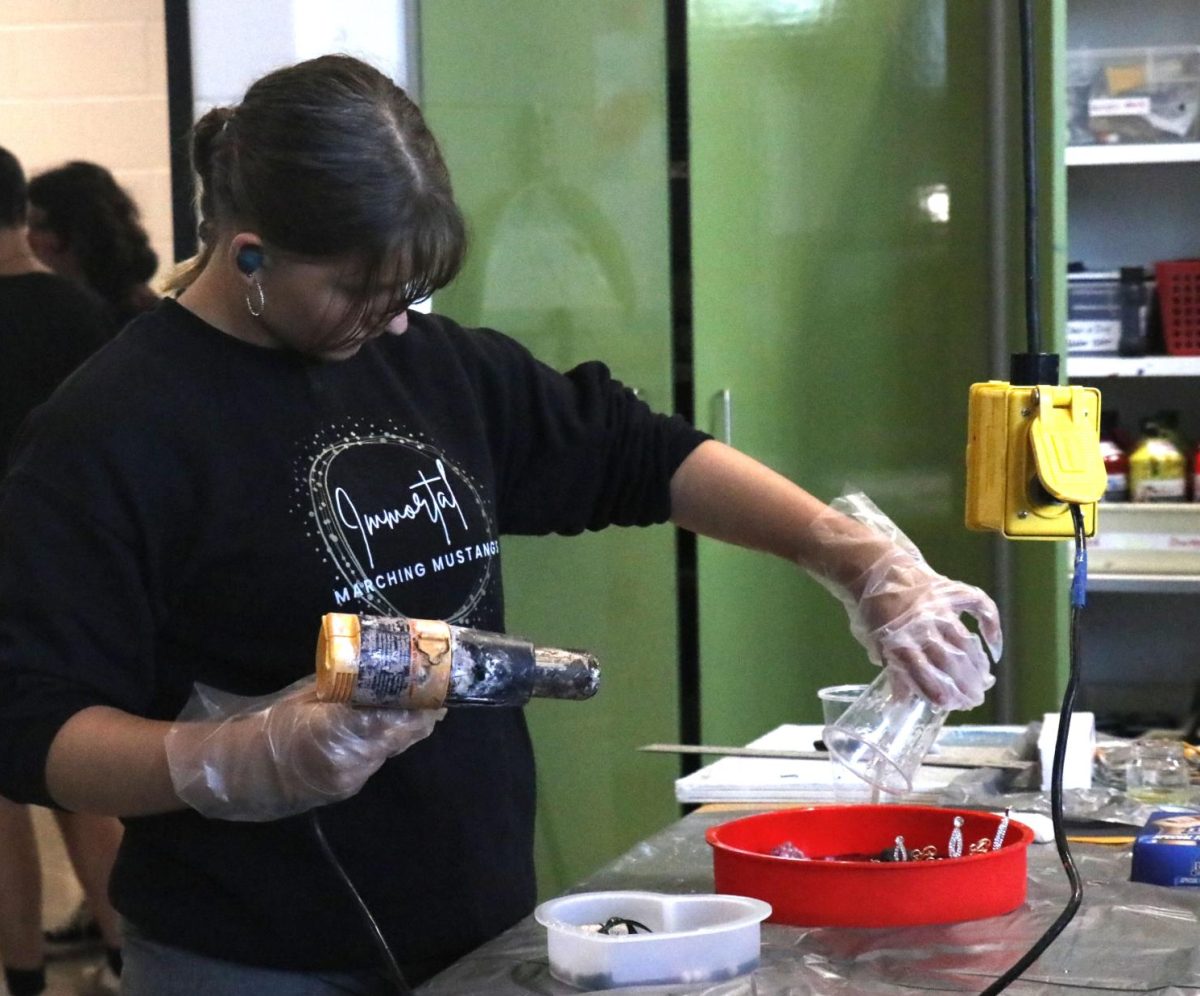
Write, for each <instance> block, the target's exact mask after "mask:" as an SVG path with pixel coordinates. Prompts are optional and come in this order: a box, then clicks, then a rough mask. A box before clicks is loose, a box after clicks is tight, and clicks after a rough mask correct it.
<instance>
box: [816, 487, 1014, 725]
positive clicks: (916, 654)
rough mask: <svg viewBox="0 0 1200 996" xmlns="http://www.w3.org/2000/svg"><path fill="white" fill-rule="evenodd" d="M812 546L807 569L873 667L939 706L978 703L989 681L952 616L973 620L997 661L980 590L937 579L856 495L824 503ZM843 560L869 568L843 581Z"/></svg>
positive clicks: (974, 646)
mask: <svg viewBox="0 0 1200 996" xmlns="http://www.w3.org/2000/svg"><path fill="white" fill-rule="evenodd" d="M843 516H845V517H847V518H849V519H850V520H852V523H857V524H859V526H865V527H866V528H865V529H863V528H859V527H858V526H855V525H853V524H848V523H847V522H846V519H845V518H843ZM813 542H814V545H815V546H816V548H817V551H818V552H817V555H816V558H815V563H814V564H813V565H812V566H811V568H810V570H811V572H812V573H813V575H814V577H816V578H817V580H818V581H820V582H821V584H822V585H824V586H825V587H826V588H827V589H829V590H830V591H831V592H833V593H834V594H835V595H836V596H837V597H838V599H839V600H840V601H841V602H842V604H843V605H844V606H845V607H846V612H847V614H848V615H849V617H850V630H851V632H852V633H853V634H854V637H855V639H857V640H858V642H859V643H861V644H862V645H863V646H864V647H865V648H866V650H867V654H868V655H869V656H870V659H871V661H872V662H873V663H875V664H878V665H881V666H885V667H889V668H892V669H893V671H894V672H899V673H901V674H903V675H905V676H906V677H907V678H909V679H910V680H911V681H912V682H913V684H915V685H916V687H917V688H918V689H919V690H920V691H921V693H922V694H923V695H924V696H925V697H926V698H928V699H929V700H930V701H931V702H933V703H934V704H935V705H938V706H941V707H942V708H944V709H970V708H973V707H975V706H977V705H980V704H981V703H982V702H983V697H984V693H985V692H986V691H987V690H988V689H989V688H991V687H992V685H994V684H995V682H996V679H995V678H994V677H993V676H992V674H991V667H990V664H989V662H988V658H987V655H986V654H985V653H984V649H983V645H982V643H981V642H980V639H979V637H978V636H976V635H975V634H973V633H971V632H970V630H968V629H967V627H966V626H965V625H964V624H963V621H962V620H961V619H960V618H959V616H960V614H961V613H964V612H965V613H967V614H968V615H971V616H973V617H974V618H975V620H976V621H977V622H978V624H979V632H980V634H981V635H982V637H983V640H984V641H986V643H987V646H988V650H990V651H991V655H992V658H993V659H994V660H998V659H999V658H1000V654H1001V651H1002V649H1003V637H1002V635H1001V632H1000V614H999V612H998V610H997V609H996V605H995V603H994V602H993V601H992V600H991V598H989V597H988V595H987V594H986V593H985V592H984V591H982V590H981V589H979V588H976V587H974V586H973V585H968V584H963V583H962V582H959V581H954V580H951V579H950V578H947V577H944V576H942V575H941V574H938V573H937V572H936V571H935V570H934V569H933V568H932V567H930V566H929V564H928V563H926V561H925V558H924V557H923V556H921V552H920V551H919V550H918V549H917V548H916V546H914V545H913V543H912V541H911V540H910V539H909V538H908V537H907V536H905V535H904V533H903V532H901V530H900V529H899V528H898V527H897V526H896V524H895V523H894V522H892V521H891V519H889V518H888V517H887V516H886V515H884V514H883V513H882V512H881V511H880V510H879V509H878V508H877V507H876V506H875V505H874V503H873V502H872V501H871V500H870V499H869V498H868V497H867V496H866V495H865V494H862V493H861V492H860V493H854V494H849V495H844V496H842V497H841V498H837V499H835V500H834V501H833V502H831V503H830V511H829V512H826V513H823V514H822V515H820V516H819V517H818V518H817V519H816V520H815V521H814V523H813ZM845 563H854V564H857V565H859V568H861V567H862V565H864V564H867V565H869V566H867V567H866V569H856V573H855V576H853V577H847V576H845V573H844V571H843V572H841V573H839V569H838V568H839V565H843V564H845Z"/></svg>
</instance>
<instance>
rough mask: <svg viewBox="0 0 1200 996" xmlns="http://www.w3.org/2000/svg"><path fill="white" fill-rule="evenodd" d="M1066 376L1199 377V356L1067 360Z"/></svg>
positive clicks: (1091, 357)
mask: <svg viewBox="0 0 1200 996" xmlns="http://www.w3.org/2000/svg"><path fill="white" fill-rule="evenodd" d="M1067 376H1068V377H1075V378H1079V377H1082V378H1092V377H1200V356H1068V357H1067Z"/></svg>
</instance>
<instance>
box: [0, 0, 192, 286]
mask: <svg viewBox="0 0 1200 996" xmlns="http://www.w3.org/2000/svg"><path fill="white" fill-rule="evenodd" d="M0 145H3V146H4V147H5V148H7V149H9V150H10V151H11V152H12V153H13V154H14V155H16V156H17V157H18V158H19V159H20V160H21V162H22V164H23V165H24V166H25V169H26V171H27V172H28V173H29V174H31V175H32V174H34V173H37V172H38V171H39V170H42V169H46V168H48V167H51V166H57V165H59V164H61V163H63V162H66V161H67V160H69V159H89V160H91V161H93V162H97V163H100V164H101V165H103V166H106V167H108V168H109V169H110V170H112V172H113V173H114V174H115V176H116V177H117V180H118V182H119V183H121V184H122V186H124V187H125V188H126V189H127V190H128V191H129V192H130V194H132V196H133V198H134V199H135V200H136V201H137V204H138V207H139V208H140V209H141V211H142V220H143V223H144V224H145V226H146V229H147V231H148V232H149V233H150V238H151V241H152V243H153V245H154V249H155V251H156V252H157V253H158V257H159V264H160V265H159V274H160V275H161V274H163V273H165V272H166V271H167V270H168V269H169V267H170V265H171V263H172V261H173V260H172V249H171V178H170V157H169V152H168V129H167V60H166V35H165V29H164V25H163V4H162V0H0Z"/></svg>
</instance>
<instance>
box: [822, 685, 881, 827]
mask: <svg viewBox="0 0 1200 996" xmlns="http://www.w3.org/2000/svg"><path fill="white" fill-rule="evenodd" d="M866 690H867V686H866V685H829V686H828V687H826V688H821V689H818V690H817V698H819V699H820V700H821V713H822V715H823V717H824V721H825V725H826V726H829V724H830V723H833V722H835V721H836V720H837V718H838V717H839V716H841V714H842V713H844V712H845V711H846V710H847V709H849V708H850V706H851V705H853V704H854V702H855V701H856V700H857V699H858V697H859V696H860V695H862V693H863V692H865V691H866ZM829 781H830V785H831V786H832V788H833V800H834V802H836V803H839V804H841V805H850V804H852V803H861V802H871V801H873V794H872V793H873V792H874V790H873V789H872V788H871V787H870V786H869V785H867V784H866V783H865V782H863V781H860V780H859V779H858V778H857V777H855V776H854V775H853V774H852V773H851V772H849V771H847V770H846V769H845V768H844V767H842V765H841V763H840V762H839V761H838V759H837V758H836V757H834V756H833V755H832V754H830V755H829ZM874 795H875V796H877V795H878V793H877V792H874Z"/></svg>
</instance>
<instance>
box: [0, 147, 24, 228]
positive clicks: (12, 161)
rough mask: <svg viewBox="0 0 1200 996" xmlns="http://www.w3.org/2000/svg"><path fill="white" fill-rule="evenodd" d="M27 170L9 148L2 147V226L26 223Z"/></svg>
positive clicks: (0, 188) (0, 192) (0, 189)
mask: <svg viewBox="0 0 1200 996" xmlns="http://www.w3.org/2000/svg"><path fill="white" fill-rule="evenodd" d="M27 196H28V195H27V191H26V185H25V171H24V170H22V169H21V164H20V163H19V162H18V161H17V157H16V156H14V155H13V154H12V153H11V152H9V151H8V149H5V148H2V147H0V228H15V227H16V226H17V225H23V224H25V202H26V198H27Z"/></svg>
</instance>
